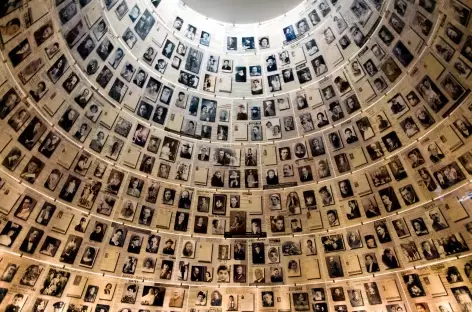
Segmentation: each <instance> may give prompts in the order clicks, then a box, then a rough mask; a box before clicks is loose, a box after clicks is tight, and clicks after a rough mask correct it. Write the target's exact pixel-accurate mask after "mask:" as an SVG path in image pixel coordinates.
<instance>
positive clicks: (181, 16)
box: [116, 1, 382, 52]
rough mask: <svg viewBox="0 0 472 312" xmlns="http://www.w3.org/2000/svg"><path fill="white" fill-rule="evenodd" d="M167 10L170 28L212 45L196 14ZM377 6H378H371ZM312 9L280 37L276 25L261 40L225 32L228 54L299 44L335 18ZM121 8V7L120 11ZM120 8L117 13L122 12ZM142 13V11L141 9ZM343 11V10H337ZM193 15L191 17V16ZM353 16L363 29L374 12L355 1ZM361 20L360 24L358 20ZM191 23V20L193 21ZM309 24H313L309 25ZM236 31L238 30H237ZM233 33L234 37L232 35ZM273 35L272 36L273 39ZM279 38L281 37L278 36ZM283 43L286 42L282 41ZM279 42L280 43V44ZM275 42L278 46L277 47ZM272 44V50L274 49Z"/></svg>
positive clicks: (321, 7)
mask: <svg viewBox="0 0 472 312" xmlns="http://www.w3.org/2000/svg"><path fill="white" fill-rule="evenodd" d="M166 4H167V6H168V7H167V8H162V11H164V12H165V13H164V14H163V12H161V9H160V8H159V9H158V16H160V17H161V16H162V17H163V18H166V17H167V19H168V20H169V19H170V18H169V16H175V14H177V16H176V17H175V19H174V20H173V22H170V21H165V22H167V23H168V24H169V25H172V28H173V29H175V30H177V31H179V32H181V33H182V34H183V36H184V37H185V38H186V39H188V40H189V41H191V42H193V41H197V42H198V43H199V45H202V46H207V47H208V46H210V43H211V38H212V35H211V33H209V32H208V31H205V30H200V31H198V30H199V29H198V27H196V26H194V25H198V22H199V21H198V20H197V21H196V20H195V19H193V16H194V12H193V11H190V12H185V10H180V7H178V6H175V9H174V10H172V9H171V8H170V6H172V5H174V3H166ZM331 4H332V5H333V6H334V7H336V5H337V4H338V3H337V1H332V2H331ZM371 4H374V3H371ZM309 5H310V6H311V7H310V8H306V7H305V8H303V10H304V11H305V12H309V13H308V14H307V15H305V16H302V17H301V18H300V15H298V18H299V20H298V21H297V22H296V23H295V24H293V25H288V26H285V27H284V28H283V29H282V32H280V30H279V31H278V33H275V31H274V29H273V25H272V29H271V31H270V30H269V31H268V33H267V34H264V35H260V36H258V37H257V38H256V37H254V36H251V35H246V36H242V37H237V36H234V35H236V34H238V33H242V32H244V31H246V33H247V34H250V33H254V32H255V33H261V30H260V29H250V28H249V27H248V28H249V29H246V30H243V29H242V28H243V27H244V26H239V25H238V26H239V27H238V26H236V27H235V26H232V27H231V28H227V29H225V34H226V40H225V41H224V42H225V43H226V47H225V50H226V51H231V52H235V51H244V52H250V51H257V50H260V51H263V50H267V49H271V48H272V49H273V48H274V46H276V47H280V46H282V42H281V41H283V45H288V44H292V43H293V42H294V41H296V40H299V39H300V38H302V37H304V36H307V35H309V34H310V32H313V29H311V27H313V28H314V29H316V28H317V26H318V25H320V26H321V25H323V24H324V22H325V20H328V18H331V17H332V16H331V14H330V13H331V11H332V8H331V6H330V5H329V4H328V2H327V1H322V2H319V3H316V4H309ZM374 5H375V9H377V10H379V9H380V8H381V6H382V1H375V4H374ZM118 8H119V7H118ZM118 8H117V9H116V10H118ZM138 9H139V8H138ZM337 9H338V11H339V8H337ZM169 11H173V12H172V13H170V14H169ZM189 13H190V14H189ZM349 13H350V14H349V15H348V19H349V20H353V22H358V23H359V24H361V25H365V24H366V23H367V21H368V20H369V19H370V18H371V17H372V15H373V9H372V8H371V7H370V6H369V4H367V2H365V1H353V2H352V3H351V4H350V12H349ZM355 18H357V20H356V19H355ZM188 19H191V20H190V21H189V20H188ZM185 20H187V23H185ZM308 20H309V21H310V23H308ZM333 21H334V22H336V23H337V24H338V25H339V26H338V28H340V29H345V28H347V25H346V22H345V21H344V19H343V18H342V17H341V18H340V17H339V16H336V17H334V18H333ZM278 23H279V24H280V23H282V21H278ZM235 28H236V29H235ZM212 33H213V34H214V35H217V36H218V33H217V31H214V30H213V31H212ZM231 33H233V36H231V35H230V34H231ZM269 33H270V35H269ZM197 34H199V35H200V36H197ZM277 35H278V36H277ZM281 39H282V40H281ZM277 40H278V41H279V42H277ZM219 41H221V38H217V39H216V42H217V44H221V43H220V42H219ZM274 41H276V43H275V44H274ZM271 43H272V46H271ZM212 48H214V49H215V50H218V48H219V46H212Z"/></svg>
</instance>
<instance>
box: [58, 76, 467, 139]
mask: <svg viewBox="0 0 472 312" xmlns="http://www.w3.org/2000/svg"><path fill="white" fill-rule="evenodd" d="M71 76H74V75H73V74H71ZM448 79H449V81H452V82H454V80H451V78H448V77H446V78H445V80H448ZM428 83H430V81H428ZM452 86H453V87H454V86H455V87H457V86H458V85H457V84H454V83H453V84H452ZM462 90H464V89H463V88H462ZM87 91H88V90H87ZM84 93H86V92H85V90H84ZM463 93H464V91H461V92H459V94H463ZM179 96H180V94H179ZM409 99H410V97H409ZM411 99H412V101H413V102H415V101H416V102H417V101H418V98H417V97H416V98H415V94H414V93H412V94H411ZM399 101H400V102H402V101H403V102H404V100H403V99H402V98H401V97H396V98H394V99H392V100H391V102H392V103H393V102H399ZM210 102H211V101H210ZM347 103H349V99H348V100H347ZM210 104H211V105H213V106H216V103H209V104H208V105H203V106H205V107H207V106H211V105H210ZM270 105H271V104H270V103H268V104H267V106H270ZM197 106H198V103H197ZM203 106H202V112H203V110H204V109H203ZM394 106H395V107H396V106H399V107H400V106H401V107H408V105H406V104H401V103H400V104H398V105H393V104H392V109H393V107H394ZM152 109H153V108H152V107H151V106H150V105H146V103H142V104H141V105H140V106H139V109H138V112H140V113H141V115H143V114H144V115H143V116H146V115H149V113H146V112H150V111H152ZM89 110H91V112H90V114H89V113H86V115H87V114H89V115H91V116H93V113H94V112H95V115H94V116H97V112H98V111H99V109H98V108H97V106H96V105H94V104H91V105H89ZM207 110H208V109H207ZM400 110H401V111H405V109H400ZM406 110H407V109H406ZM74 111H75V112H74V113H71V114H70V115H71V116H72V119H75V118H76V117H77V116H79V115H78V113H77V111H76V110H75V109H74ZM164 111H165V110H163V109H160V108H158V109H156V114H157V113H159V114H160V115H159V114H157V115H158V118H156V120H157V119H158V120H164V119H165V113H163V112H164ZM333 111H339V109H335V108H333ZM341 111H342V110H341ZM213 112H214V113H215V114H216V109H213ZM223 112H224V111H222V112H221V113H223ZM68 113H69V111H67V112H65V114H64V115H65V116H63V117H62V118H63V119H65V120H64V123H66V124H67V126H68V125H69V124H71V123H72V122H73V120H67V119H70V118H66V117H67V115H68ZM140 113H138V116H140ZM98 114H100V112H98ZM156 114H155V115H156ZM163 115H164V117H162V116H163ZM208 115H209V116H210V117H211V114H208ZM223 115H227V114H223ZM240 115H241V116H242V117H241V118H243V117H244V115H245V113H244V110H243V112H242V113H241V114H240ZM246 115H247V113H246ZM318 115H320V114H318ZM417 115H418V116H422V117H418V118H419V120H420V122H421V121H423V120H424V119H425V118H426V119H427V120H430V121H431V119H432V117H431V116H428V115H429V113H428V112H427V111H425V110H422V111H421V110H418V111H417ZM159 116H160V117H159ZM172 116H175V115H172ZM424 116H426V117H424ZM380 117H382V115H381V116H380ZM92 119H93V118H92ZM321 119H322V120H324V119H325V118H324V117H323V115H321ZM384 119H386V118H383V119H382V120H384ZM210 120H211V119H210ZM279 122H280V121H279ZM388 122H389V121H388V120H386V121H384V123H387V124H388ZM284 123H285V125H286V126H285V127H284V129H285V130H287V129H288V130H293V129H294V127H293V125H292V126H290V125H291V124H293V118H291V116H287V117H284ZM426 123H428V122H427V121H426ZM183 124H184V125H182V129H183V128H185V129H183V130H181V131H183V132H184V133H187V134H190V133H194V131H195V122H191V121H188V120H187V121H186V122H184V123H183ZM268 124H269V122H268V123H267V124H266V127H265V128H267V127H268V126H267V125H268ZM407 124H408V125H407ZM82 125H84V124H83V123H82V124H81V126H82ZM405 125H406V126H408V128H413V130H411V131H408V134H411V135H414V132H415V131H416V130H415V129H417V128H418V127H417V126H415V125H414V124H413V125H411V120H408V122H405ZM406 126H405V127H404V128H405V129H406V128H407V127H406ZM306 127H308V126H306ZM67 128H68V127H66V129H67ZM81 128H82V127H81ZM83 128H85V130H83V131H82V132H85V133H87V131H90V130H88V129H90V127H88V126H87V125H85V126H84V127H83ZM178 128H180V126H179V127H178ZM240 128H244V127H240ZM254 128H255V130H258V129H259V130H258V131H259V133H261V134H260V135H254V138H256V137H257V138H256V139H257V140H259V139H261V138H262V136H263V135H262V131H261V130H260V128H261V127H260V126H257V125H256V126H254ZM271 128H272V129H273V132H275V133H276V134H277V133H280V130H276V129H280V128H281V127H280V126H277V125H276V126H273V127H271ZM308 128H309V127H308ZM312 128H313V126H312ZM66 129H65V130H66ZM218 129H219V131H217V132H219V134H218V135H219V136H220V137H221V138H225V137H226V138H227V137H228V132H229V130H228V127H227V126H226V127H225V126H220V125H219V126H218ZM405 129H403V130H404V131H406V130H405ZM416 132H417V131H416ZM125 133H126V132H125ZM202 133H204V135H205V136H206V137H208V136H210V137H211V134H210V135H209V133H211V126H210V127H209V126H206V127H202ZM256 134H257V133H256ZM78 135H79V137H80V138H82V137H81V133H80V132H79V134H78ZM279 135H280V134H279ZM246 136H247V135H246ZM354 137H355V136H354ZM257 140H256V141H257Z"/></svg>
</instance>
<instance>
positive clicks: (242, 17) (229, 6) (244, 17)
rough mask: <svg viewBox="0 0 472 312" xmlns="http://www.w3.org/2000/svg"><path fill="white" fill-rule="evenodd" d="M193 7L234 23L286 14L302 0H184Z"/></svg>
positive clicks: (204, 13)
mask: <svg viewBox="0 0 472 312" xmlns="http://www.w3.org/2000/svg"><path fill="white" fill-rule="evenodd" d="M183 2H184V3H185V4H186V5H187V6H188V7H190V8H191V9H193V10H195V11H197V12H199V13H200V14H202V15H204V16H206V17H209V18H211V19H214V20H217V21H221V22H226V23H233V24H250V23H259V22H264V21H267V20H271V19H273V18H276V17H279V16H281V15H284V14H285V13H287V12H289V11H290V10H292V9H293V8H295V7H296V6H297V5H299V4H300V3H301V2H302V1H300V0H236V1H235V0H183Z"/></svg>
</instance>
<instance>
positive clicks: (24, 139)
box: [3, 89, 470, 206]
mask: <svg viewBox="0 0 472 312" xmlns="http://www.w3.org/2000/svg"><path fill="white" fill-rule="evenodd" d="M10 90H12V89H10ZM12 94H15V93H14V91H13V93H11V92H10V94H9V95H12ZM10 98H14V97H13V96H10ZM466 113H467V111H466V110H460V111H459V113H458V115H460V116H462V118H464V117H463V116H464V115H462V114H466ZM30 115H31V114H29V113H28V111H27V110H26V109H24V108H22V107H21V106H20V107H19V108H18V111H17V112H16V113H15V114H13V116H12V117H11V118H10V119H9V120H8V124H9V126H6V130H7V132H8V130H10V131H11V127H13V126H14V125H15V124H17V121H16V120H17V119H18V117H20V118H19V119H22V118H24V117H25V116H26V117H27V118H28V117H30ZM462 118H461V119H457V120H455V121H453V122H452V124H450V125H448V123H443V125H441V126H440V127H438V129H436V130H435V131H436V132H433V133H432V134H433V135H434V133H439V132H441V133H442V136H441V137H440V138H441V140H437V141H431V140H427V139H424V140H423V141H421V143H419V144H417V145H416V146H413V147H411V148H408V149H407V151H406V152H403V153H402V155H401V156H402V158H403V161H402V160H401V158H399V157H396V156H395V157H391V161H390V162H389V163H388V167H389V168H390V171H391V173H392V175H393V177H394V178H395V180H396V181H402V180H405V179H406V178H407V177H408V176H409V175H408V171H409V170H406V169H405V167H407V168H408V169H409V168H410V167H411V169H412V170H413V169H415V170H414V171H417V170H418V173H419V174H420V175H421V178H422V179H423V180H424V182H427V183H428V191H429V192H432V193H435V191H436V190H437V188H438V186H439V187H440V188H441V189H448V188H449V187H451V186H453V185H455V184H457V183H460V182H462V181H465V172H467V173H469V171H470V154H468V153H461V155H460V157H458V159H459V162H460V164H461V166H463V167H464V168H465V169H461V168H460V167H459V165H458V164H457V163H456V162H453V163H450V164H447V160H446V159H445V153H447V152H454V151H455V150H457V149H458V148H459V147H461V146H464V142H466V140H467V137H468V136H467V133H468V132H469V130H467V129H468V127H470V126H467V124H468V121H467V119H462ZM5 120H6V119H5ZM25 124H26V123H25ZM121 124H125V122H124V121H119V122H118V123H117V126H116V127H115V132H116V131H118V128H120V129H121V126H120V125H121ZM138 128H140V127H139V126H138ZM46 129H47V127H46V126H45V123H44V122H42V121H41V120H40V119H39V118H38V117H33V118H32V119H31V121H30V122H29V124H28V125H26V128H24V130H23V131H22V132H21V134H20V135H19V136H18V141H19V142H20V143H21V145H22V146H23V147H25V148H26V149H27V150H33V148H34V147H35V146H36V145H38V143H39V141H40V139H41V137H43V136H44V134H45V133H46ZM140 129H142V128H140ZM140 129H137V130H136V132H139V130H140ZM454 129H455V130H456V131H458V130H461V131H458V132H457V133H456V132H455V131H454ZM120 131H121V130H120ZM11 133H12V135H11V137H14V136H16V135H17V133H15V132H13V131H11ZM118 133H119V132H118ZM100 134H101V135H102V136H104V133H103V132H102V130H101V129H99V130H97V140H92V141H91V143H90V145H89V147H90V149H91V150H93V151H97V150H96V149H95V147H96V145H99V144H98V143H96V142H97V141H98V139H99V137H100ZM136 136H137V135H135V136H134V137H136ZM461 137H462V138H461ZM161 140H162V141H163V143H162V147H161V148H160V153H159V155H160V156H159V158H160V159H161V160H162V161H161V163H160V164H159V166H157V163H156V158H155V157H154V156H151V155H148V154H143V155H142V157H141V152H139V151H138V150H133V152H135V154H134V155H130V154H129V153H130V151H131V149H128V155H122V156H124V158H123V159H124V160H125V164H126V165H127V166H128V167H131V168H136V167H137V163H138V160H139V159H141V162H140V163H141V164H140V165H139V170H140V171H141V172H143V173H145V174H151V175H152V176H154V174H153V172H155V171H156V173H157V177H158V178H161V179H160V180H165V179H168V178H169V173H171V172H172V171H173V170H174V169H175V170H176V172H175V177H176V180H180V181H188V180H189V177H191V176H192V173H193V178H194V180H193V181H194V183H195V184H197V185H209V186H211V187H215V188H218V187H220V188H221V187H225V186H226V187H229V188H233V189H236V190H237V189H238V188H241V186H242V185H244V186H245V187H246V188H253V189H255V188H260V187H259V183H260V182H262V181H261V180H263V178H262V177H259V176H260V174H261V172H260V170H259V168H252V169H244V170H239V169H237V168H234V167H238V166H240V165H241V163H242V161H241V158H242V157H241V152H242V151H241V149H232V148H227V147H219V148H215V147H213V148H212V147H211V146H207V145H202V146H198V147H196V146H195V145H194V144H192V143H187V142H183V143H182V142H180V141H179V140H178V139H176V138H172V137H168V136H166V137H164V138H162V139H161V138H159V137H157V136H154V137H153V136H151V140H150V143H149V145H148V147H147V151H149V152H152V153H156V154H157V153H158V151H159V145H160V141H161ZM382 140H383V144H384V145H385V147H386V149H387V151H395V150H396V149H399V148H401V147H402V144H401V142H400V141H399V140H398V137H397V136H396V135H395V132H391V133H390V134H388V135H386V136H385V137H383V138H382ZM63 141H64V140H62V139H61V136H60V135H59V134H58V133H57V132H55V131H50V132H49V133H48V134H47V135H46V137H45V138H44V139H43V140H42V143H41V144H39V146H38V151H39V153H40V154H41V155H39V154H38V155H36V156H32V158H30V160H29V161H27V162H26V163H25V160H26V159H27V158H25V156H26V155H25V152H24V151H22V148H19V147H17V146H14V147H13V146H11V145H10V147H9V148H7V149H5V152H6V154H5V153H4V155H5V158H4V162H3V165H4V167H5V168H7V169H8V170H10V171H21V173H19V178H22V179H25V181H27V182H29V183H30V184H35V182H36V180H37V179H38V178H39V180H41V181H42V180H45V184H44V186H45V187H46V188H47V189H48V190H50V191H54V190H55V189H56V187H57V185H58V182H59V180H60V178H61V177H62V175H64V174H63V172H62V171H61V170H53V171H51V173H54V174H55V175H58V174H59V175H60V176H59V178H56V179H55V180H54V182H55V183H52V184H51V185H49V183H47V181H48V180H50V176H49V177H47V178H46V176H45V175H46V173H47V172H48V170H44V169H45V167H46V163H48V162H49V161H48V159H50V160H51V161H54V160H58V163H59V164H60V165H61V166H62V167H64V168H65V169H70V168H72V167H74V172H75V173H78V174H80V175H81V176H87V177H90V178H93V179H94V180H96V179H97V178H98V179H102V178H103V177H104V176H105V173H106V172H109V173H110V174H109V175H108V182H107V186H106V188H105V189H106V191H107V192H109V193H112V194H115V195H117V194H118V192H119V191H120V189H124V187H122V185H123V183H125V184H126V183H128V188H127V189H128V192H127V194H128V195H131V196H133V197H136V198H140V197H142V196H141V195H143V193H144V185H145V181H144V179H143V178H142V177H139V176H135V177H131V178H130V180H129V181H124V180H125V179H124V178H125V173H124V172H120V171H119V170H117V169H114V168H113V170H111V169H112V168H109V166H107V164H106V162H103V159H94V157H93V156H92V155H91V154H90V153H88V152H81V153H79V151H78V150H75V149H74V148H72V149H73V150H70V151H67V153H65V152H64V146H67V147H69V146H70V145H66V142H63ZM134 141H136V140H134ZM338 141H340V140H338ZM4 143H5V146H4V148H5V147H6V145H7V144H8V143H9V142H4ZM151 143H153V144H151ZM330 143H331V148H333V146H334V144H333V140H331V141H330ZM341 144H342V143H341ZM100 145H101V146H102V147H103V146H104V144H100ZM108 146H109V147H108V148H107V149H108V150H109V152H110V155H109V157H108V158H111V159H112V160H116V159H118V156H119V154H120V152H121V151H122V150H123V149H125V148H124V142H123V140H117V139H116V137H115V140H113V141H112V143H110V144H109V145H108ZM154 146H156V149H154V148H151V147H154ZM309 146H310V151H311V153H312V155H311V156H312V157H316V156H321V155H325V157H326V156H327V155H328V154H330V152H329V150H328V151H326V148H325V146H326V145H325V143H324V141H323V138H322V137H315V138H313V139H310V140H309ZM392 146H393V147H394V148H391V147H392ZM293 148H294V153H295V157H293V160H292V156H291V151H290V146H279V147H278V149H277V148H276V146H264V149H263V151H262V152H261V150H259V149H257V148H245V149H244V166H245V167H247V166H258V165H259V164H260V163H259V161H258V158H259V157H260V155H263V157H262V160H263V165H264V166H266V169H265V170H264V171H263V172H265V181H264V182H262V183H261V184H263V185H264V186H265V187H266V188H280V187H284V185H285V186H290V185H291V186H294V185H297V181H300V182H301V183H302V184H306V185H308V184H313V183H314V182H315V181H319V180H323V179H326V178H328V179H329V178H332V177H333V176H334V177H336V175H335V173H333V172H332V171H333V170H332V168H333V167H332V165H330V163H329V162H328V161H327V160H326V159H321V160H319V161H318V162H316V164H317V166H315V167H313V166H312V164H311V163H310V158H309V156H308V150H309V149H308V148H307V147H306V145H305V143H304V142H299V143H296V144H295V145H293ZM366 149H367V154H368V155H369V156H370V158H371V160H372V161H381V160H382V159H383V155H384V148H382V145H381V143H380V142H375V143H371V144H369V145H367V147H366ZM197 150H198V152H197ZM331 151H334V150H333V149H332V150H331ZM360 151H361V155H364V154H362V149H360ZM210 152H212V154H211V153H210ZM346 152H347V151H346ZM351 152H352V150H351ZM26 154H28V152H26ZM66 154H67V157H65V156H66ZM79 154H80V156H79ZM113 155H116V156H115V157H112V156H113ZM210 155H211V158H212V160H211V163H212V165H214V166H215V167H214V169H212V171H211V174H209V173H210V171H209V169H208V168H201V167H199V166H200V165H202V166H205V164H207V163H209V162H210ZM348 155H351V156H350V157H348ZM356 155H359V154H358V153H357V154H356ZM458 156H459V155H458ZM177 158H178V161H177V162H176V160H177ZM59 159H60V160H59ZM132 159H134V167H133V165H132V164H133V162H131V161H130V160H132ZM333 159H334V164H333V165H335V168H333V169H336V171H337V172H339V173H341V174H343V176H346V175H349V173H350V172H351V171H352V170H353V169H356V168H357V167H359V165H363V164H365V163H367V159H366V157H365V155H364V160H365V161H364V162H362V163H360V162H359V161H357V160H356V159H355V158H354V156H353V154H350V153H348V152H347V153H339V154H338V153H336V154H334V155H333ZM100 160H102V161H100ZM126 160H129V161H128V162H126ZM192 160H198V163H197V166H194V168H192V169H194V171H192V169H191V164H190V163H189V161H192ZM355 161H356V162H355ZM172 162H174V163H176V164H175V165H173V164H172ZM405 162H406V163H407V164H409V166H405ZM20 163H24V166H19V165H20ZM74 164H75V166H74ZM277 164H279V166H278V168H277V167H274V165H277ZM438 165H443V166H442V167H440V168H432V169H430V170H433V175H431V174H430V173H429V172H428V170H427V169H426V168H423V166H433V167H434V166H438ZM48 167H49V166H48ZM221 167H233V168H231V169H224V168H221ZM438 167H439V166H438ZM21 168H23V170H20V169H21ZM313 168H315V169H313ZM450 168H454V171H455V172H456V175H457V177H455V178H454V179H452V180H451V179H449V180H448V181H446V180H445V179H444V172H445V171H449V170H450ZM17 169H18V170H17ZM109 169H110V170H109ZM156 169H158V170H156ZM380 169H381V170H378V172H372V173H371V174H370V178H371V180H372V182H368V181H367V178H365V180H366V183H363V184H360V183H357V185H355V186H354V185H353V184H352V182H351V181H349V180H350V179H349V177H347V176H346V177H347V179H344V180H341V177H340V176H338V177H339V180H340V181H338V182H339V183H338V187H335V188H334V189H335V190H338V188H339V190H338V192H336V196H335V195H333V190H332V189H331V186H329V188H327V189H326V191H327V195H326V196H327V198H331V197H333V200H329V201H327V202H330V203H331V202H332V203H331V204H334V197H340V198H341V199H348V198H349V197H352V196H353V195H355V194H356V195H359V194H360V195H362V194H363V193H367V192H371V191H372V184H373V185H374V186H375V187H380V186H382V185H384V184H386V183H389V182H391V181H392V178H391V176H390V174H389V172H388V170H387V168H386V167H385V166H384V167H382V168H380ZM278 170H280V171H281V173H280V174H279V173H278ZM58 171H59V172H58ZM112 171H113V172H112ZM125 171H129V170H125ZM297 171H298V176H296V175H295V173H296V172H297ZM242 172H243V173H244V180H242V179H241V177H242ZM282 173H283V174H282ZM64 176H65V175H64ZM200 177H201V178H200ZM432 177H434V179H435V180H436V181H434V180H433V179H432ZM72 178H73V179H71V181H72V180H74V181H75V182H74V183H75V184H76V186H77V187H76V188H75V190H76V191H77V190H78V187H79V184H80V183H78V182H79V181H80V179H77V178H74V177H72ZM197 178H198V179H197ZM171 179H172V177H171V178H170V180H171ZM207 181H208V183H207ZM111 182H113V183H111ZM289 183H292V184H289ZM293 183H295V184H293ZM341 184H342V185H341ZM110 185H112V186H110ZM341 186H343V188H345V190H344V191H343V190H342V187H341ZM97 187H98V189H100V188H101V183H100V185H98V184H97V185H96V186H95V187H94V189H96V188H97ZM110 190H111V191H110ZM346 190H347V191H346ZM412 192H413V193H415V192H414V191H412ZM173 193H174V194H175V192H173ZM320 195H321V192H320ZM74 196H75V193H74V194H71V196H68V201H72V199H73V198H74ZM173 197H174V198H173V199H175V196H173ZM312 197H314V196H312ZM413 197H417V196H416V195H415V196H413ZM156 198H157V192H156ZM172 201H173V200H172ZM154 202H155V201H154ZM414 202H415V201H414ZM414 202H413V203H414ZM409 204H410V203H409ZM315 205H316V204H315ZM327 205H328V204H325V206H327Z"/></svg>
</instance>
